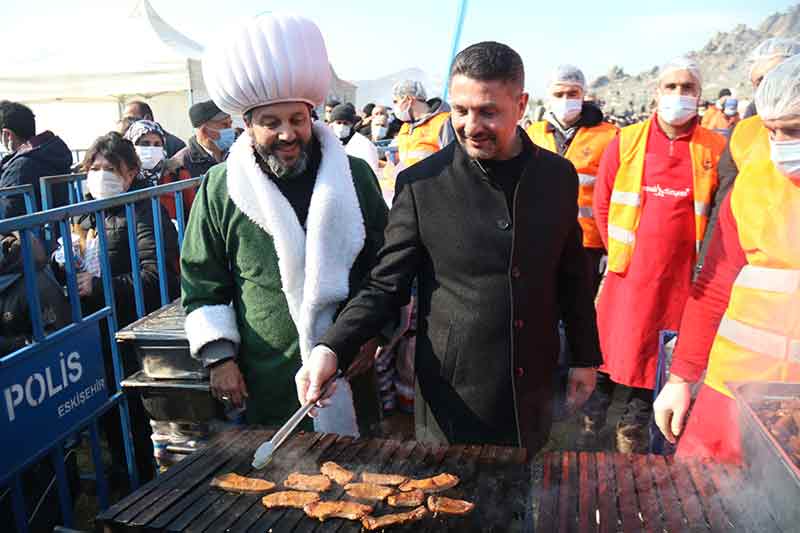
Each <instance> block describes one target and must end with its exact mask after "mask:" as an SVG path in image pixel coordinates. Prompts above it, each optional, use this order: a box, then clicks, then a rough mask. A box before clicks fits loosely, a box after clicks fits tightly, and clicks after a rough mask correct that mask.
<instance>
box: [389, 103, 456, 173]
mask: <svg viewBox="0 0 800 533" xmlns="http://www.w3.org/2000/svg"><path fill="white" fill-rule="evenodd" d="M449 118H450V113H448V112H443V113H437V114H436V115H433V116H432V117H430V118H429V119H427V120H426V121H425V122H423V123H421V124H418V125H416V126H414V127H413V128H412V126H411V124H409V123H408V122H406V123H404V124H403V125H402V127H401V128H400V131H399V132H398V133H397V152H398V156H399V158H400V164H401V165H402V167H403V168H408V167H410V166H411V165H413V164H414V163H416V162H418V161H422V160H423V159H425V158H426V157H428V156H429V155H431V154H435V153H436V152H438V151H439V150H440V149H441V148H442V147H441V146H440V145H439V132H440V131H441V130H442V126H443V125H444V123H445V122H447V119H449Z"/></svg>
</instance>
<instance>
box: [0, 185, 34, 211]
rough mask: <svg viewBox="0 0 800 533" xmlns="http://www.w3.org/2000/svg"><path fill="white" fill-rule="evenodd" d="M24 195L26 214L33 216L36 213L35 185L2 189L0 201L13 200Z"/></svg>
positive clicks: (0, 190)
mask: <svg viewBox="0 0 800 533" xmlns="http://www.w3.org/2000/svg"><path fill="white" fill-rule="evenodd" d="M19 195H22V197H23V201H24V202H25V212H26V213H27V214H29V215H30V214H31V213H33V212H34V211H36V207H35V205H34V201H35V199H36V197H35V196H34V192H33V185H15V186H13V187H3V188H2V189H0V199H4V198H11V197H14V196H19Z"/></svg>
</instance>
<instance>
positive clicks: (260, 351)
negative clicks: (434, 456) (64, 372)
mask: <svg viewBox="0 0 800 533" xmlns="http://www.w3.org/2000/svg"><path fill="white" fill-rule="evenodd" d="M275 42H280V43H284V46H281V47H272V46H268V45H267V44H268V43H275ZM256 58H257V59H256ZM276 65H278V66H281V68H277V67H276ZM203 78H204V79H205V81H206V84H207V86H208V88H209V95H210V96H211V99H212V100H213V101H214V102H215V103H216V104H217V106H219V108H220V109H222V110H223V111H224V112H226V113H228V114H230V115H237V116H238V115H241V116H242V117H243V118H244V123H245V125H246V130H245V131H244V133H242V134H241V135H240V136H239V138H238V139H237V140H236V142H235V143H234V145H233V146H232V147H231V149H230V152H229V155H228V158H227V159H226V160H225V161H224V162H223V163H220V164H219V165H216V166H214V167H212V168H211V170H209V171H208V174H206V177H205V179H204V180H203V183H202V185H201V186H200V190H199V191H198V194H197V198H196V200H195V203H194V208H193V211H192V216H191V217H190V218H189V223H188V225H187V227H186V236H185V238H184V241H183V247H182V249H181V276H182V278H181V281H182V289H183V297H182V304H183V307H184V308H185V310H186V324H185V329H186V336H187V338H188V341H189V348H190V352H191V355H192V356H193V357H195V358H197V359H198V360H200V361H202V363H203V364H204V365H205V366H206V367H207V368H209V373H210V385H211V392H212V394H213V395H214V396H215V397H217V398H226V399H228V400H230V401H231V402H232V403H233V405H235V406H236V407H241V406H245V408H246V411H245V420H246V422H247V423H248V424H265V425H272V426H276V427H277V426H280V425H281V424H283V423H284V422H286V420H287V419H288V418H289V417H290V416H291V415H292V413H294V411H295V410H296V409H297V407H298V406H297V401H296V394H295V390H296V389H295V383H294V379H293V377H294V375H295V373H296V372H297V370H298V369H299V368H300V366H301V364H302V361H304V360H306V358H307V357H308V355H309V353H310V351H311V347H312V346H313V344H314V343H315V342H316V341H317V339H318V338H319V336H320V335H322V333H323V332H324V331H325V329H326V328H327V326H328V325H330V323H331V322H332V321H333V317H334V316H335V315H336V313H337V312H338V310H339V309H340V308H341V307H342V306H343V305H344V303H345V302H347V301H348V300H349V299H350V297H351V295H352V294H353V293H354V292H355V290H356V289H357V287H359V286H360V285H361V282H362V280H363V279H364V278H365V277H366V276H367V273H368V272H369V271H370V269H371V268H372V267H373V265H374V263H375V255H376V254H377V251H378V249H379V248H381V246H382V244H383V230H384V227H385V225H386V216H387V211H388V210H387V207H386V204H385V203H384V202H383V199H382V198H381V193H380V190H379V188H378V183H377V179H376V178H375V175H374V173H373V172H372V170H371V169H370V167H369V165H368V164H367V163H366V162H365V161H363V160H362V159H358V158H355V157H352V156H348V155H347V153H346V151H345V147H344V146H343V145H342V141H341V139H340V136H343V135H344V130H343V128H342V127H340V126H337V128H336V129H337V130H338V135H337V134H336V133H334V129H332V127H331V125H330V124H326V123H324V122H322V121H312V118H311V110H312V109H313V108H314V107H316V106H319V105H320V104H321V103H322V102H323V99H324V98H325V95H327V94H328V90H329V87H330V79H331V70H330V66H329V61H328V55H327V52H326V49H325V42H324V40H323V38H322V34H321V33H320V31H319V29H318V28H317V26H316V25H315V24H314V23H313V22H311V21H310V20H308V19H307V18H304V17H301V16H297V15H291V14H265V15H261V16H259V17H257V18H254V19H252V20H248V21H246V22H243V23H241V24H240V25H239V26H238V27H237V28H235V29H234V31H233V32H232V33H231V32H228V33H226V34H225V35H224V36H221V37H220V39H219V40H218V41H217V42H216V43H212V44H211V45H210V46H209V47H208V48H206V54H205V56H204V57H203ZM332 111H333V110H332ZM353 122H355V120H353ZM231 304H232V305H231ZM375 350H376V344H375V342H372V341H369V342H368V341H365V342H364V343H362V346H360V347H359V350H357V351H358V352H359V354H361V355H363V357H360V358H358V360H359V361H360V363H358V364H356V365H354V366H352V367H349V368H348V369H347V370H348V377H349V378H350V380H349V381H348V380H345V379H342V380H340V382H338V383H339V386H337V391H338V392H337V394H336V396H335V397H334V398H333V402H332V405H331V406H330V407H329V408H328V409H326V412H325V413H324V414H323V413H320V416H319V417H318V418H316V419H315V421H314V427H315V428H316V429H317V430H318V431H323V432H333V433H339V434H345V435H360V434H369V433H371V427H372V425H373V424H375V423H376V422H377V419H378V414H379V413H378V403H377V390H376V386H375V381H374V372H373V371H372V369H371V368H370V367H371V362H372V360H373V359H374V354H375ZM309 426H310V424H309Z"/></svg>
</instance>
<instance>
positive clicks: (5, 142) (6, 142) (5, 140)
mask: <svg viewBox="0 0 800 533" xmlns="http://www.w3.org/2000/svg"><path fill="white" fill-rule="evenodd" d="M0 141H1V142H2V146H0V152H3V153H7V154H10V153H11V152H13V151H14V150H12V149H11V136H10V135H0Z"/></svg>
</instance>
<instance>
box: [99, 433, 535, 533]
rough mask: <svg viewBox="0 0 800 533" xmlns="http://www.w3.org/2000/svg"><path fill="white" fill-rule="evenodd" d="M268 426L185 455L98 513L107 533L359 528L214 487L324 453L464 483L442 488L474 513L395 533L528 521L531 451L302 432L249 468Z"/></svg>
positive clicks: (298, 466) (314, 464)
mask: <svg viewBox="0 0 800 533" xmlns="http://www.w3.org/2000/svg"><path fill="white" fill-rule="evenodd" d="M272 434H273V431H272V430H266V429H260V428H253V427H248V428H240V429H235V430H232V431H229V432H226V433H222V434H220V435H219V436H218V437H217V438H216V439H215V440H214V441H213V442H212V444H211V445H210V446H209V447H208V448H207V449H205V450H203V451H201V452H197V453H195V454H193V455H191V456H189V457H187V458H186V459H184V460H183V461H181V462H180V463H178V464H177V465H175V466H173V467H172V468H170V469H169V470H168V471H167V472H166V473H164V474H162V475H161V476H159V477H158V479H156V480H153V481H152V482H150V483H149V484H147V485H145V486H143V487H142V488H140V489H139V490H138V491H136V492H134V493H133V494H131V495H129V496H128V497H126V498H124V499H123V500H121V501H119V502H118V503H117V504H115V505H114V506H112V507H110V508H109V509H108V510H106V511H105V512H104V513H102V514H101V515H100V516H98V517H97V521H96V522H97V525H98V528H99V529H101V530H102V531H108V532H118V531H187V532H201V531H226V532H232V533H234V532H245V531H254V532H255V531H257V532H259V533H265V532H267V531H272V532H273V533H279V532H283V531H292V532H297V533H302V532H312V531H315V532H333V531H340V532H357V531H361V524H360V523H359V522H351V521H347V520H341V519H331V520H328V521H325V522H323V523H321V522H319V521H317V520H313V519H311V518H308V517H307V516H306V515H305V514H304V513H303V512H302V511H300V510H267V509H265V508H264V507H263V506H262V505H261V503H260V498H261V496H260V495H238V494H231V493H225V492H222V491H220V490H218V489H212V488H211V487H210V486H209V482H210V481H211V478H212V477H214V476H215V475H218V474H222V473H226V472H237V473H240V474H243V475H250V476H256V477H264V478H267V479H270V480H272V481H276V482H281V481H283V480H284V479H285V478H286V476H287V475H288V473H289V472H291V471H295V470H297V471H300V472H306V473H310V472H314V471H318V469H319V465H320V464H322V463H323V462H324V461H336V462H338V463H339V464H341V465H343V466H345V467H347V468H350V469H352V470H354V471H356V472H359V473H360V472H362V471H365V470H369V471H373V472H386V473H402V474H405V475H409V476H412V477H425V476H429V475H432V474H436V473H440V472H450V473H453V474H456V475H458V476H459V477H460V478H461V480H462V481H461V483H460V484H459V485H458V486H457V487H455V488H453V489H451V490H450V491H448V492H446V493H445V494H446V495H449V496H452V497H456V498H465V499H468V500H470V501H474V502H475V504H476V509H475V511H474V512H473V513H472V514H471V515H469V516H468V517H442V516H438V517H429V518H427V519H425V520H423V521H421V522H417V523H414V524H410V525H407V526H403V527H398V528H394V529H393V530H392V531H413V532H422V531H429V532H439V531H453V532H456V531H458V532H470V531H496V532H498V533H499V532H504V533H505V532H513V531H530V530H531V529H532V512H531V511H532V508H531V501H532V495H531V471H530V468H529V466H528V463H527V461H526V452H525V450H522V449H518V448H503V447H498V446H432V445H425V444H422V443H417V442H413V441H398V440H383V439H353V438H351V437H341V436H338V435H333V434H319V433H305V432H300V433H298V434H296V435H294V436H292V437H291V438H290V440H289V441H287V442H286V443H285V444H284V445H283V447H281V449H280V450H279V451H278V452H277V454H276V455H275V458H274V459H273V461H272V462H271V463H270V464H269V465H268V466H267V467H266V468H265V469H264V470H260V471H253V470H252V468H251V467H250V462H251V461H252V459H253V452H254V451H255V449H256V447H257V446H258V445H259V444H260V443H261V442H263V441H264V440H267V439H269V438H270V437H271V436H272ZM342 496H343V490H342V489H341V487H339V486H337V485H334V488H333V489H332V490H331V491H329V492H327V493H325V494H324V499H338V498H340V497H342ZM384 512H390V508H388V507H386V506H385V505H384V504H381V505H379V506H377V507H376V514H383V513H384Z"/></svg>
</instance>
